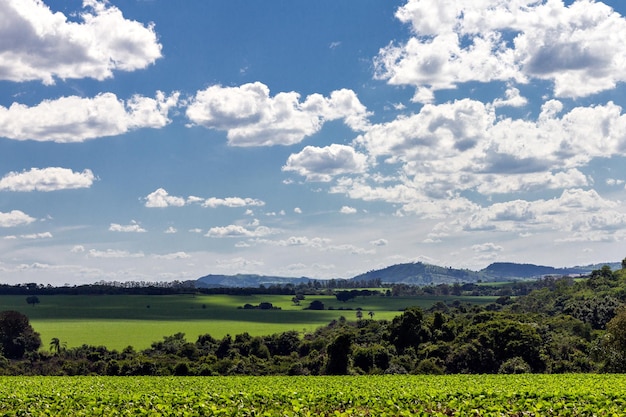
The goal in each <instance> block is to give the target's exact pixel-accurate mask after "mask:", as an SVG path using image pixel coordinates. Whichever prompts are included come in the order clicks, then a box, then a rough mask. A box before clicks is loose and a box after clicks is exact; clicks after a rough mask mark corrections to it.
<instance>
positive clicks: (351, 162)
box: [282, 143, 367, 182]
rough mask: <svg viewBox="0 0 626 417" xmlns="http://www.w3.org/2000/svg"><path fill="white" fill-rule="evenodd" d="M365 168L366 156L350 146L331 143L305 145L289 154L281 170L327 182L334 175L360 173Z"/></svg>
mask: <svg viewBox="0 0 626 417" xmlns="http://www.w3.org/2000/svg"><path fill="white" fill-rule="evenodd" d="M366 168H367V156H365V155H363V154H361V153H359V152H357V151H355V149H354V148H353V147H351V146H346V145H338V144H335V143H333V144H332V145H329V146H325V147H323V148H319V147H316V146H306V147H305V148H304V149H303V150H302V151H300V152H298V153H295V154H291V155H290V156H289V158H288V159H287V163H286V164H285V165H284V166H283V168H282V169H283V171H293V172H296V173H298V174H299V175H302V176H304V177H306V178H307V180H309V181H322V182H328V181H330V180H331V179H332V178H333V177H334V176H337V175H342V174H351V173H362V172H364V171H365V170H366Z"/></svg>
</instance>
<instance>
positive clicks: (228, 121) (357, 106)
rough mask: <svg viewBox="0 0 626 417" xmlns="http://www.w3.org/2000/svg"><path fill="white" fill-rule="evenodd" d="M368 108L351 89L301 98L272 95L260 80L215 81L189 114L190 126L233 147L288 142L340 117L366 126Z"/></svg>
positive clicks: (355, 126) (290, 94)
mask: <svg viewBox="0 0 626 417" xmlns="http://www.w3.org/2000/svg"><path fill="white" fill-rule="evenodd" d="M367 116H368V112H367V109H366V108H365V106H363V105H362V104H361V102H360V101H359V100H358V98H357V96H356V94H355V93H354V92H353V91H351V90H345V89H344V90H338V91H333V92H332V93H331V94H330V97H328V98H327V97H324V96H322V95H320V94H312V95H310V96H308V97H306V99H305V100H304V101H302V102H301V101H300V94H298V93H296V92H281V93H278V94H276V95H275V96H273V97H271V96H270V91H269V88H268V87H267V86H266V85H265V84H263V83H260V82H255V83H250V84H244V85H241V86H239V87H222V86H219V85H214V86H211V87H208V88H207V89H205V90H202V91H198V92H197V93H196V96H195V97H194V98H193V100H192V101H191V103H190V104H189V106H188V107H187V117H188V118H189V120H191V121H192V122H193V123H194V124H196V125H200V126H203V127H206V128H209V129H216V130H222V131H226V132H227V137H228V143H229V144H230V145H232V146H272V145H292V144H295V143H299V142H301V141H302V140H303V139H304V138H305V137H307V136H311V135H313V134H315V133H317V132H318V131H319V130H320V129H321V128H322V126H323V124H324V122H326V121H332V120H338V119H343V120H344V122H345V123H346V124H347V125H348V126H349V127H350V128H352V129H354V130H363V129H364V128H365V127H366V126H367V125H368V122H367Z"/></svg>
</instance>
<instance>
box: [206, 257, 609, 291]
mask: <svg viewBox="0 0 626 417" xmlns="http://www.w3.org/2000/svg"><path fill="white" fill-rule="evenodd" d="M603 265H609V266H610V267H611V269H613V270H615V269H620V268H621V263H616V262H610V263H604V264H595V265H587V266H576V267H571V268H554V267H551V266H542V265H533V264H518V263H513V262H496V263H492V264H491V265H489V266H488V267H486V268H484V269H482V270H480V271H472V270H469V269H455V268H446V267H442V266H437V265H430V264H426V263H423V262H414V263H405V264H397V265H391V266H388V267H386V268H383V269H378V270H372V271H368V272H365V273H363V274H360V275H357V276H355V277H352V278H349V279H350V280H358V281H366V280H367V281H369V280H373V279H380V280H381V281H382V282H383V283H385V284H407V285H438V284H453V283H455V282H458V283H469V282H478V281H483V282H487V281H492V282H497V281H511V280H528V279H536V278H540V277H542V276H546V275H586V274H589V273H591V271H593V270H595V269H600V268H601V267H602V266H603ZM310 281H316V280H315V279H313V278H307V277H300V278H288V277H276V276H265V275H254V274H238V275H206V276H204V277H202V278H198V279H197V280H196V281H195V282H196V287H198V288H220V287H239V288H246V287H254V288H257V287H259V286H261V285H264V286H266V287H267V286H270V285H273V284H280V285H286V284H294V285H297V284H300V283H308V282H310Z"/></svg>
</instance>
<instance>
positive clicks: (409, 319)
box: [389, 307, 430, 352]
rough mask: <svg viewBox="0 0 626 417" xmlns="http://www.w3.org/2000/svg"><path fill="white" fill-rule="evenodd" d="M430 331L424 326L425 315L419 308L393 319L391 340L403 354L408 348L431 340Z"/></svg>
mask: <svg viewBox="0 0 626 417" xmlns="http://www.w3.org/2000/svg"><path fill="white" fill-rule="evenodd" d="M429 333H430V332H429V330H428V329H427V328H426V327H425V326H423V313H422V309H420V308H419V307H412V308H409V309H407V310H406V311H405V312H404V313H403V314H401V315H400V316H398V317H396V318H394V319H393V321H392V323H391V326H390V333H389V340H390V342H391V343H392V344H393V345H394V346H395V347H396V349H398V351H399V352H403V351H404V350H405V349H406V348H408V347H415V348H416V347H417V346H418V345H419V344H420V343H422V342H425V341H426V340H428V339H429V336H430V335H429Z"/></svg>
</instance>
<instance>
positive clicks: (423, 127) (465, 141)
mask: <svg viewBox="0 0 626 417" xmlns="http://www.w3.org/2000/svg"><path fill="white" fill-rule="evenodd" d="M354 145H355V146H356V147H357V148H359V149H363V150H364V151H365V152H366V153H365V154H364V155H368V158H369V160H368V162H369V167H367V169H365V174H364V175H363V176H362V177H361V178H345V177H344V178H340V179H338V180H337V184H336V185H335V186H333V187H332V188H331V190H332V191H333V192H341V193H346V194H348V195H350V196H351V197H352V198H362V199H367V200H370V201H371V200H381V201H388V202H392V203H404V204H408V203H410V202H415V203H419V204H423V203H425V202H426V203H428V204H430V203H431V202H432V200H455V201H457V202H460V201H461V200H459V199H458V198H457V195H458V194H459V193H462V192H465V191H468V190H472V191H477V192H479V193H481V194H484V195H488V196H489V195H493V194H494V193H501V194H505V193H519V192H523V191H536V190H542V189H543V190H545V189H555V190H559V189H568V188H579V187H585V186H589V185H590V184H593V179H592V178H589V177H588V176H587V175H585V174H583V172H582V171H581V169H582V168H584V167H586V166H587V165H588V164H589V162H590V161H591V160H592V159H594V158H608V157H614V156H626V115H625V114H623V112H622V108H621V107H620V106H617V105H616V104H614V103H612V102H609V103H607V104H606V105H597V106H593V107H576V108H573V109H571V110H570V111H569V112H566V113H563V105H562V103H561V102H559V101H555V100H550V101H548V102H546V103H545V104H544V105H543V107H542V111H541V113H540V114H539V116H538V117H537V119H536V120H531V119H524V120H522V119H512V118H502V117H501V118H498V117H496V114H495V108H494V107H493V106H491V105H485V104H483V103H480V102H478V101H474V100H469V99H463V100H457V101H455V102H452V103H444V104H440V105H432V104H427V105H424V106H423V107H422V108H421V109H420V111H419V113H416V114H413V115H410V116H399V117H398V118H396V119H395V120H393V121H391V122H388V123H381V124H377V125H373V126H372V127H371V128H370V129H369V130H368V131H367V132H366V133H364V134H362V135H360V136H358V137H357V138H356V139H355V141H354ZM317 152H319V151H317ZM322 155H324V154H322ZM305 156H308V155H306V154H304V153H301V154H296V155H294V156H293V160H292V161H291V162H290V164H291V165H288V166H290V169H292V170H294V171H296V172H298V173H299V174H301V175H305V176H308V177H312V176H313V175H315V174H316V172H317V171H316V167H317V164H316V163H315V162H316V161H318V160H320V159H321V160H322V161H324V159H323V158H317V159H316V158H315V157H316V156H317V153H313V154H312V156H311V157H309V158H305ZM378 161H382V162H383V165H382V167H380V166H378ZM305 162H306V163H308V164H309V165H310V168H308V166H306V165H304V163H305ZM319 165H320V166H323V164H322V163H319ZM386 167H392V168H393V169H394V170H395V169H397V172H398V174H397V175H395V176H393V175H388V174H387V175H383V174H382V172H383V169H384V168H386ZM283 169H285V168H283ZM378 169H380V171H378ZM324 179H326V180H331V179H332V177H331V176H330V175H328V176H327V177H326V178H324Z"/></svg>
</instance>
